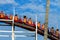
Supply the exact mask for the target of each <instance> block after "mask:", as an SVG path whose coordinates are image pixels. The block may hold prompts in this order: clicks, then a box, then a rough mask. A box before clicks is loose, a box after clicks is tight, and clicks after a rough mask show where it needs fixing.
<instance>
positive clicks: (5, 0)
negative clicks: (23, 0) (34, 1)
mask: <svg viewBox="0 0 60 40" xmlns="http://www.w3.org/2000/svg"><path fill="white" fill-rule="evenodd" d="M0 4H15V5H18V3H16V2H15V1H14V0H0Z"/></svg>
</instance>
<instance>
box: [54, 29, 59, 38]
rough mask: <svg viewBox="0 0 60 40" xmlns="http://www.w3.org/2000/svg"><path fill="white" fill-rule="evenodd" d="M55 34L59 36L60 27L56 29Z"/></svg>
mask: <svg viewBox="0 0 60 40" xmlns="http://www.w3.org/2000/svg"><path fill="white" fill-rule="evenodd" d="M55 36H56V37H57V38H59V29H56V31H55Z"/></svg>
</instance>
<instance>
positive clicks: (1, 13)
mask: <svg viewBox="0 0 60 40" xmlns="http://www.w3.org/2000/svg"><path fill="white" fill-rule="evenodd" d="M4 17H5V15H4V13H3V11H1V12H0V19H4Z"/></svg>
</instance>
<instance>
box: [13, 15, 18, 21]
mask: <svg viewBox="0 0 60 40" xmlns="http://www.w3.org/2000/svg"><path fill="white" fill-rule="evenodd" d="M14 21H15V22H17V21H18V16H17V14H16V15H15V16H14Z"/></svg>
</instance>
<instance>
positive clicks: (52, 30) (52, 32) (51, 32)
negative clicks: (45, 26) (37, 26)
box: [50, 27, 54, 35]
mask: <svg viewBox="0 0 60 40" xmlns="http://www.w3.org/2000/svg"><path fill="white" fill-rule="evenodd" d="M50 34H51V35H53V34H54V27H52V28H51V29H50Z"/></svg>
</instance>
